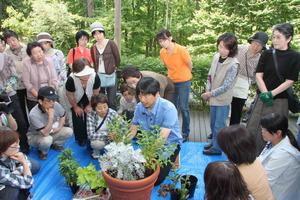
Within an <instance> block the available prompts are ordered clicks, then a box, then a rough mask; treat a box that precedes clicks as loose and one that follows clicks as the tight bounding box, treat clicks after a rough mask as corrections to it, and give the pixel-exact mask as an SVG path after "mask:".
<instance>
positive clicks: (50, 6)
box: [0, 0, 300, 99]
mask: <svg viewBox="0 0 300 200" xmlns="http://www.w3.org/2000/svg"><path fill="white" fill-rule="evenodd" d="M119 1H120V2H121V55H122V58H121V68H122V67H123V66H125V65H127V64H133V65H135V66H138V67H139V68H140V69H147V70H152V71H156V72H159V73H164V74H165V73H166V69H165V68H164V66H163V65H162V64H161V63H160V60H159V50H160V47H159V45H158V43H157V42H156V41H155V35H156V33H157V32H158V31H159V30H160V29H162V28H168V29H169V30H170V31H171V33H172V35H173V38H174V39H175V40H176V42H177V43H179V44H181V45H184V46H186V47H187V48H188V50H189V52H190V53H191V56H192V60H193V67H194V68H193V85H192V87H193V92H194V94H195V95H196V97H199V94H200V93H201V92H202V91H203V89H204V84H205V82H206V76H207V72H208V69H209V67H210V62H211V58H212V55H213V53H214V52H216V50H217V48H216V39H217V38H218V36H219V35H221V34H222V33H224V32H232V33H234V34H235V35H236V36H237V37H238V41H239V43H240V44H242V43H247V39H248V38H249V37H250V36H252V35H253V34H254V33H255V32H257V31H265V32H267V33H268V35H269V37H270V39H271V34H272V26H273V25H275V24H278V23H283V22H290V23H292V24H293V25H294V28H295V36H294V39H293V42H292V45H293V48H295V49H299V47H300V32H299V25H300V14H299V13H300V0H223V1H221V0H124V1H121V0H119ZM115 2H116V0H95V1H93V0H22V1H20V0H1V4H0V33H1V32H3V31H4V30H6V29H12V30H14V31H16V32H17V33H18V34H19V35H20V36H21V40H22V41H24V43H27V42H32V41H34V40H35V38H36V35H37V33H39V32H45V31H46V32H49V33H50V34H51V35H52V36H53V38H54V40H55V47H56V48H58V49H60V50H62V51H63V52H64V53H65V55H66V54H67V52H68V50H69V49H70V48H72V47H74V46H75V45H76V44H75V38H74V35H75V33H76V32H77V31H78V30H81V29H83V30H86V31H87V32H89V33H90V29H89V25H90V24H91V23H93V22H95V21H98V22H101V23H102V24H103V25H104V27H105V32H106V37H107V38H109V39H114V23H115V18H114V8H115ZM270 39H269V43H268V44H269V45H270V44H271V40H270ZM92 43H93V39H92V38H91V39H90V42H89V46H91V45H92ZM295 87H296V91H298V92H299V91H300V84H299V82H298V83H297V84H296V85H295ZM196 99H200V98H196Z"/></svg>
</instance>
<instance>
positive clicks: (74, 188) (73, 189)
mask: <svg viewBox="0 0 300 200" xmlns="http://www.w3.org/2000/svg"><path fill="white" fill-rule="evenodd" d="M69 187H70V188H71V190H72V193H73V194H75V193H76V192H77V191H78V189H79V186H78V185H76V184H74V185H69Z"/></svg>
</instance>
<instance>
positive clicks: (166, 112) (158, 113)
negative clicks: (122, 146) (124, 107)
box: [132, 97, 182, 144]
mask: <svg viewBox="0 0 300 200" xmlns="http://www.w3.org/2000/svg"><path fill="white" fill-rule="evenodd" d="M132 123H133V125H136V126H140V127H141V128H142V129H143V130H148V131H150V130H152V128H153V126H155V125H157V126H159V127H160V128H167V129H171V131H170V134H169V136H168V138H167V142H169V143H171V144H174V143H177V144H181V142H182V136H181V134H180V131H179V123H178V114H177V110H176V107H175V106H174V104H173V103H171V102H170V101H168V100H166V99H163V98H160V97H158V98H157V99H156V101H155V104H154V106H153V108H152V110H151V111H149V110H148V109H147V108H145V107H144V105H143V104H142V103H141V102H139V103H138V104H137V106H136V109H135V112H134V117H133V121H132Z"/></svg>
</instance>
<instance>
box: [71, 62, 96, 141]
mask: <svg viewBox="0 0 300 200" xmlns="http://www.w3.org/2000/svg"><path fill="white" fill-rule="evenodd" d="M99 89H100V79H99V76H98V75H97V74H96V73H95V71H94V69H93V68H91V65H90V63H89V61H88V60H87V59H85V58H81V59H78V60H75V61H74V63H73V72H72V73H71V74H70V76H69V77H68V79H67V82H66V95H67V98H68V100H69V103H70V104H71V107H72V108H71V111H72V121H73V129H74V135H75V140H76V142H77V143H78V144H79V145H80V146H84V145H85V144H86V142H87V129H86V114H87V113H89V112H91V111H92V107H91V98H92V96H93V95H98V94H99Z"/></svg>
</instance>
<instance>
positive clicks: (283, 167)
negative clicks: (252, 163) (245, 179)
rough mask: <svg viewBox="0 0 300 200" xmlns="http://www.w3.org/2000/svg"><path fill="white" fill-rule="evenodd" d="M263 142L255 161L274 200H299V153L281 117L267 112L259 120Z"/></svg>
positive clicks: (285, 120) (284, 120)
mask: <svg viewBox="0 0 300 200" xmlns="http://www.w3.org/2000/svg"><path fill="white" fill-rule="evenodd" d="M260 124H261V127H262V130H261V132H262V137H263V139H264V140H265V141H266V142H267V144H266V147H265V148H264V149H263V151H262V152H261V154H260V156H259V158H260V160H261V162H262V165H263V166H264V168H265V169H266V172H267V175H268V179H269V183H270V186H271V189H272V192H273V195H274V197H275V199H276V200H284V199H300V190H299V185H300V152H299V150H298V146H297V143H296V140H295V137H294V136H293V134H292V133H291V132H290V130H288V119H287V117H285V116H284V115H280V114H277V113H270V114H268V115H265V116H264V117H262V119H261V120H260Z"/></svg>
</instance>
